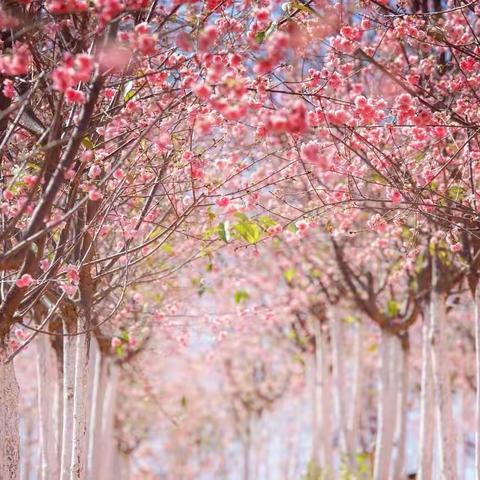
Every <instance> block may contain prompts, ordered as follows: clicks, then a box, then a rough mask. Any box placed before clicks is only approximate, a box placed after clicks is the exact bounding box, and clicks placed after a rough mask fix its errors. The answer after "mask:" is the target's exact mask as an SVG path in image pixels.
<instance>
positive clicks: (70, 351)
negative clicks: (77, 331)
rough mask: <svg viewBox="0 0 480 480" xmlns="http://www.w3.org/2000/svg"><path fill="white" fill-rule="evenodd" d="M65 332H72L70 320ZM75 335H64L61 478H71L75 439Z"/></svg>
mask: <svg viewBox="0 0 480 480" xmlns="http://www.w3.org/2000/svg"><path fill="white" fill-rule="evenodd" d="M63 332H64V333H67V332H68V333H71V332H72V330H71V328H70V326H69V325H68V322H66V321H64V322H63ZM75 353H76V349H75V337H74V336H70V335H65V336H64V337H63V421H62V455H61V477H60V478H61V480H69V479H70V464H71V460H72V451H73V449H72V441H73V407H74V388H75Z"/></svg>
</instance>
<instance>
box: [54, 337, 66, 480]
mask: <svg viewBox="0 0 480 480" xmlns="http://www.w3.org/2000/svg"><path fill="white" fill-rule="evenodd" d="M53 347H54V351H55V359H56V362H55V368H56V372H57V375H56V377H57V381H56V383H55V396H54V401H53V412H54V415H53V422H52V423H53V428H54V434H55V442H54V452H55V458H56V465H57V470H58V473H57V478H60V475H61V463H62V436H63V338H61V337H57V338H55V339H54V344H53Z"/></svg>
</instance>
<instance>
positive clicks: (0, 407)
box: [0, 345, 20, 480]
mask: <svg viewBox="0 0 480 480" xmlns="http://www.w3.org/2000/svg"><path fill="white" fill-rule="evenodd" d="M6 359H7V350H6V348H4V347H2V346H1V345H0V478H1V479H2V480H17V479H18V478H19V463H20V455H19V450H20V437H19V432H18V422H19V417H18V397H19V389H18V383H17V378H16V376H15V369H14V365H13V362H7V361H6Z"/></svg>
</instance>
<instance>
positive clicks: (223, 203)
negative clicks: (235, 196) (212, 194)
mask: <svg viewBox="0 0 480 480" xmlns="http://www.w3.org/2000/svg"><path fill="white" fill-rule="evenodd" d="M215 203H216V204H217V206H219V207H222V208H225V207H228V205H229V203H230V200H229V198H228V197H220V198H217V199H216V200H215Z"/></svg>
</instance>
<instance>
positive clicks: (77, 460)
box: [70, 322, 90, 480]
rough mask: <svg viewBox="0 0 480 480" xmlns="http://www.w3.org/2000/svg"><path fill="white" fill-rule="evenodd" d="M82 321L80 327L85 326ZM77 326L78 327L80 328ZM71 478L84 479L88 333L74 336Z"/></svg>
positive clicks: (75, 479)
mask: <svg viewBox="0 0 480 480" xmlns="http://www.w3.org/2000/svg"><path fill="white" fill-rule="evenodd" d="M85 326H86V325H85V324H84V323H83V322H82V323H81V324H79V327H80V328H81V329H84V328H85ZM80 328H79V329H80ZM75 343H76V356H75V383H74V408H73V443H72V460H71V461H72V463H71V467H70V479H71V480H85V471H86V459H87V445H86V439H87V401H88V376H89V367H90V362H89V346H90V335H88V334H85V335H78V336H77V337H76V341H75Z"/></svg>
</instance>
